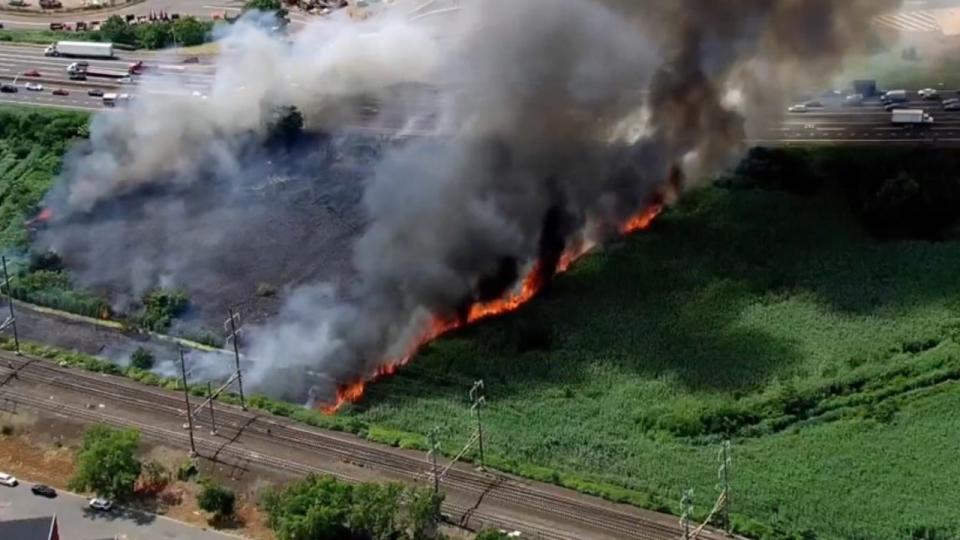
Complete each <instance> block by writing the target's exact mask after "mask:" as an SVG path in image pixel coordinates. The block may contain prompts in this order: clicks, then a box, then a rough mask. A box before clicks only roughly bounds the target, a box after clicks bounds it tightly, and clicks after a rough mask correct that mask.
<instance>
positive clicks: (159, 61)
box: [0, 44, 960, 146]
mask: <svg viewBox="0 0 960 540" xmlns="http://www.w3.org/2000/svg"><path fill="white" fill-rule="evenodd" d="M118 54H119V56H118V58H117V59H115V60H89V61H88V62H89V64H90V68H91V69H96V68H111V69H115V70H116V69H125V68H126V67H127V66H129V65H130V64H131V63H133V62H137V61H143V63H144V64H145V65H146V66H147V67H146V69H145V70H144V71H143V75H140V76H134V77H133V78H132V81H130V82H128V83H123V82H119V81H117V80H115V79H107V78H100V77H89V78H88V79H87V80H86V81H71V80H70V79H69V78H68V76H67V72H66V67H67V65H69V64H70V63H71V62H72V61H73V60H70V59H66V58H51V57H45V56H43V50H42V47H38V46H31V45H14V44H2V45H0V83H6V84H11V83H12V84H14V85H16V86H17V87H18V88H19V91H18V92H17V93H0V103H7V104H26V105H34V106H45V107H59V108H66V109H80V110H89V111H96V110H101V109H103V108H104V106H103V102H102V98H100V97H96V96H90V95H88V92H89V91H90V90H91V89H98V90H101V91H103V92H117V93H129V94H137V93H141V92H149V91H150V86H151V85H150V84H148V83H147V84H142V83H144V79H145V78H148V77H150V76H151V74H152V73H163V74H165V75H169V76H174V77H175V80H176V81H177V85H179V86H180V87H181V88H182V89H183V90H184V91H185V92H200V93H203V94H206V93H207V92H208V91H209V88H210V86H211V84H212V81H213V76H214V69H215V67H214V66H213V65H211V64H209V63H199V64H188V63H183V57H181V56H178V55H176V54H174V53H171V52H157V53H149V52H122V51H121V52H119V53H118ZM33 70H36V71H38V72H39V73H40V77H27V76H24V73H26V72H28V71H33ZM27 82H39V83H40V84H42V85H43V86H44V89H43V91H41V92H33V91H29V90H27V89H26V87H25V85H26V83H27ZM54 89H64V90H66V91H68V92H69V95H66V96H57V95H53V93H52V91H53V90H54ZM941 96H942V97H943V98H948V97H960V94H958V93H957V92H955V91H949V92H947V91H942V92H941ZM912 97H913V98H914V99H913V100H912V101H910V102H909V103H907V104H905V105H906V106H909V107H911V108H918V109H924V110H926V111H927V112H929V113H930V114H931V115H932V116H933V118H934V123H933V124H932V125H930V126H924V127H922V128H915V127H902V126H894V125H892V124H891V122H890V116H891V113H890V112H888V111H885V110H884V109H883V106H882V105H881V104H880V102H879V101H878V100H873V101H869V102H866V103H864V104H863V105H861V106H855V107H843V106H841V105H840V104H839V103H838V104H833V105H831V104H829V103H826V105H827V106H826V107H817V108H810V109H808V111H807V112H803V113H786V114H785V115H784V116H783V117H781V118H779V119H777V120H774V121H771V122H769V123H768V124H767V125H763V126H761V127H760V128H759V129H756V128H755V129H753V130H752V133H751V137H750V140H749V142H750V143H753V144H811V143H813V144H921V143H925V144H937V145H958V146H960V112H953V111H949V112H948V111H945V110H943V107H942V105H941V104H940V102H939V101H923V100H921V99H920V98H919V96H917V95H915V94H914V95H913V96H912ZM404 99H405V100H410V96H409V95H406V96H405V97H404ZM436 99H438V98H437V96H436V95H435V93H432V92H431V91H429V90H425V91H424V92H423V99H416V100H415V101H416V105H415V106H413V107H412V109H413V110H412V111H411V110H410V108H405V110H404V111H402V112H401V113H400V114H398V111H397V110H395V109H393V108H390V107H383V108H382V109H379V108H378V107H376V106H367V107H365V108H364V110H363V111H362V112H361V114H360V115H358V117H357V118H356V119H355V120H353V121H351V122H349V124H350V125H349V127H350V128H351V129H355V130H358V131H361V132H367V133H370V134H373V135H385V136H389V135H406V136H429V135H437V134H438V133H436V130H435V127H434V126H435V120H436V116H437V115H436V110H435V109H436V103H435V101H436Z"/></svg>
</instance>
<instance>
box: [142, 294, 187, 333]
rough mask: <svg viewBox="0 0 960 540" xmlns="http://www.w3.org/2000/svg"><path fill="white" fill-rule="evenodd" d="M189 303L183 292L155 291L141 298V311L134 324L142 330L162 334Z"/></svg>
mask: <svg viewBox="0 0 960 540" xmlns="http://www.w3.org/2000/svg"><path fill="white" fill-rule="evenodd" d="M189 303H190V300H189V297H188V296H187V293H186V292H185V291H182V290H175V291H168V290H163V289H155V290H153V291H150V292H149V293H147V294H146V295H145V296H144V297H143V311H142V312H141V313H140V314H139V315H138V316H137V317H136V320H135V322H136V323H137V324H138V325H139V326H141V327H142V328H146V329H148V330H153V331H155V332H163V331H164V330H167V329H168V328H170V322H171V321H172V320H173V318H174V317H176V316H178V315H180V314H181V313H183V312H184V311H185V310H186V309H187V306H188V305H189Z"/></svg>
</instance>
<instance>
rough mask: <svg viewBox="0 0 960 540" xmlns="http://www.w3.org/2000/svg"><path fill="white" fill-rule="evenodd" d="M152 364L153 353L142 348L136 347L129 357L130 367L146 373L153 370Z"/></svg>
mask: <svg viewBox="0 0 960 540" xmlns="http://www.w3.org/2000/svg"><path fill="white" fill-rule="evenodd" d="M153 364H154V358H153V353H152V352H150V351H148V350H147V349H144V348H143V347H137V350H135V351H133V354H131V355H130V367H134V368H137V369H142V370H144V371H147V370H150V369H153Z"/></svg>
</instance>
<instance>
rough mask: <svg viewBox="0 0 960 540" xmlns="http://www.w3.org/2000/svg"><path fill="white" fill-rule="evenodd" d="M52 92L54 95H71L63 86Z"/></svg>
mask: <svg viewBox="0 0 960 540" xmlns="http://www.w3.org/2000/svg"><path fill="white" fill-rule="evenodd" d="M51 93H52V94H53V95H55V96H69V95H70V92H67V91H66V90H64V89H63V88H57V89H56V90H54V91H53V92H51Z"/></svg>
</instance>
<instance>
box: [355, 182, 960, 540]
mask: <svg viewBox="0 0 960 540" xmlns="http://www.w3.org/2000/svg"><path fill="white" fill-rule="evenodd" d="M958 266H960V249H958V246H957V244H956V243H954V242H940V243H930V242H921V241H899V242H886V243H880V242H878V241H876V240H874V239H873V238H871V237H869V236H868V235H867V234H866V233H865V232H864V231H863V229H862V227H861V225H860V224H859V222H857V221H856V218H855V217H854V216H853V215H852V213H851V212H850V211H849V210H848V207H847V205H846V203H844V202H843V201H842V200H840V198H838V197H835V196H826V195H823V196H818V197H814V198H801V197H797V196H792V195H788V194H785V193H776V192H769V191H761V190H752V191H736V192H731V191H727V190H721V189H717V188H708V189H704V190H702V191H700V192H698V193H696V194H693V195H692V196H690V197H688V198H687V199H686V200H684V201H683V202H682V204H681V205H680V206H679V207H678V208H676V209H674V210H672V211H670V212H668V213H667V214H666V215H664V216H663V217H662V218H661V219H660V220H658V222H657V223H656V224H655V225H654V227H653V229H652V230H650V231H649V232H647V233H644V234H640V235H637V236H635V237H633V238H631V239H629V240H627V241H626V242H624V243H623V244H621V245H619V246H616V247H614V248H613V249H610V250H607V251H606V252H604V253H600V254H597V255H594V256H592V257H590V258H588V259H586V260H583V261H581V262H580V263H579V264H578V265H577V266H576V267H575V268H574V269H573V270H572V271H571V272H570V273H569V274H568V275H565V276H563V277H562V278H561V279H559V280H558V281H557V282H555V284H554V286H553V287H552V289H551V290H549V291H546V292H545V294H543V295H542V296H541V297H540V298H538V299H537V300H536V301H535V302H533V303H532V304H531V305H529V306H527V307H525V308H524V309H523V310H521V311H520V312H519V313H516V314H513V315H512V316H509V317H505V318H503V319H500V320H497V321H492V322H490V323H487V324H482V325H479V326H477V327H474V328H470V329H467V330H465V331H462V332H460V333H458V334H456V335H453V336H449V337H447V338H444V339H442V340H440V341H438V342H437V343H435V344H433V345H431V346H429V347H427V349H426V350H424V351H423V352H422V353H421V354H420V355H419V357H418V358H417V359H416V360H415V361H414V363H413V365H411V366H410V367H409V368H408V369H406V370H404V371H403V372H401V374H400V375H399V376H397V377H394V378H392V379H389V380H386V381H384V382H381V383H378V384H376V385H374V386H372V387H371V388H369V390H368V395H367V398H368V399H367V401H366V402H365V403H363V404H361V405H358V406H354V407H353V409H352V410H350V411H348V412H347V413H346V415H345V416H347V417H349V418H351V419H354V420H355V421H357V422H359V423H362V424H364V425H367V426H372V427H369V428H368V430H369V431H368V435H373V438H376V439H380V440H383V439H386V440H388V442H395V443H398V444H403V443H404V441H407V442H406V444H408V445H416V440H417V439H418V437H416V436H414V435H412V433H420V434H423V433H425V431H426V430H428V429H429V428H430V427H431V426H434V425H437V426H440V427H441V428H442V431H443V433H444V434H445V436H444V448H445V450H446V451H448V452H450V453H455V452H456V451H457V448H458V446H459V445H461V444H462V443H463V441H465V440H466V439H467V437H468V436H469V434H470V432H471V430H472V429H473V428H474V418H473V416H472V415H471V414H470V412H469V402H468V399H467V390H468V389H469V386H470V383H471V382H472V381H473V380H475V379H481V378H482V379H483V380H484V381H485V383H486V387H487V392H488V393H487V399H488V404H487V407H486V408H485V410H484V413H483V414H484V431H485V434H486V436H487V437H488V439H487V442H486V445H485V446H486V450H487V453H488V461H491V462H493V463H494V464H496V465H497V466H498V467H501V468H505V469H507V470H512V471H515V472H519V473H521V474H525V475H527V476H532V477H535V478H541V479H544V480H548V481H553V482H555V483H559V484H564V485H568V486H571V487H576V488H580V489H583V490H585V491H589V492H595V493H600V494H604V495H605V496H608V497H610V498H613V499H618V500H624V501H629V502H633V503H635V504H640V505H643V506H648V507H653V508H665V509H671V510H673V511H676V510H677V506H678V505H677V502H676V501H678V499H679V494H680V491H681V490H682V489H684V488H687V487H693V488H694V490H695V493H696V497H695V498H696V504H697V507H698V509H700V510H701V511H705V510H706V509H708V508H709V506H710V505H711V504H712V500H713V499H714V498H715V497H716V491H715V484H716V470H717V463H716V452H717V444H718V443H719V441H720V440H722V439H723V438H725V437H733V441H734V468H735V472H734V489H735V505H736V506H735V512H736V513H737V514H740V516H738V518H737V519H738V522H739V523H740V526H741V528H742V530H745V531H751V532H753V533H754V534H758V535H760V536H764V537H770V538H773V537H777V536H776V534H775V533H774V532H773V531H774V530H775V529H779V530H781V531H791V532H792V533H796V534H800V533H803V532H807V533H811V534H815V535H816V537H817V538H836V539H841V538H843V539H848V538H871V539H886V538H889V539H894V538H897V539H899V538H904V537H910V536H911V535H913V534H914V533H915V532H916V531H929V530H933V531H935V532H934V533H933V534H940V535H944V537H948V536H949V535H953V534H956V531H960V518H958V517H957V515H956V513H955V512H954V511H953V510H952V508H951V504H950V503H949V502H947V501H950V500H952V499H954V498H955V497H956V496H958V495H960V488H958V487H957V486H956V485H955V484H954V483H951V482H950V480H949V479H950V478H955V477H956V475H958V474H960V462H958V460H955V459H953V458H952V457H951V454H952V452H953V450H952V448H953V446H952V445H951V444H950V443H949V440H950V435H949V434H951V433H955V432H956V431H957V430H958V428H960V420H958V419H957V418H956V417H955V415H954V414H953V413H952V412H951V411H952V410H953V408H954V407H956V405H957V404H958V403H960V388H958V386H957V384H956V381H957V380H958V379H960V332H958V330H960V317H958V307H960V305H958V300H960V296H958V293H960V275H958V274H957V273H956V272H955V269H956V268H957V267H958ZM531 328H533V329H537V330H536V331H538V332H540V331H542V330H544V329H545V330H546V331H547V332H548V335H549V336H550V338H549V340H548V343H547V345H546V346H544V347H541V350H533V351H529V350H528V351H526V352H520V350H522V349H525V347H522V346H521V344H522V343H523V342H524V335H525V334H526V333H528V332H530V331H531ZM934 493H936V494H937V495H936V496H933V495H932V494H934ZM743 516H749V518H750V519H751V520H754V521H755V523H752V524H751V523H750V522H749V520H747V519H746V518H744V517H743ZM757 523H763V524H764V525H758V524H757ZM917 534H920V533H917ZM924 534H929V533H924ZM936 537H938V538H939V536H936Z"/></svg>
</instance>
